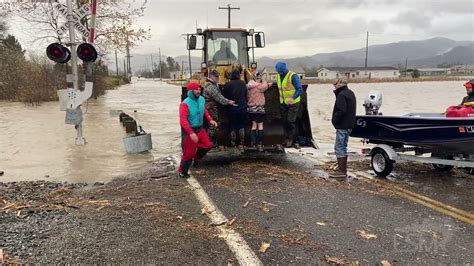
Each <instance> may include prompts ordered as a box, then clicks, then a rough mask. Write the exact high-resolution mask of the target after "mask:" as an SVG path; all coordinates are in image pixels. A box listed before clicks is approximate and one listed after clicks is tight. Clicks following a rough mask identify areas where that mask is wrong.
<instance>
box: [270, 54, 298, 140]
mask: <svg viewBox="0 0 474 266" xmlns="http://www.w3.org/2000/svg"><path fill="white" fill-rule="evenodd" d="M275 70H276V71H277V72H278V74H277V80H276V83H274V85H276V86H277V87H278V92H279V95H280V112H281V116H282V119H283V123H284V129H285V147H286V148H290V147H291V146H293V144H294V145H295V148H299V144H298V143H296V117H297V115H298V111H299V108H300V100H301V97H300V95H301V92H302V91H303V87H302V86H301V81H300V77H299V76H298V75H297V74H295V73H294V72H292V71H289V70H288V68H287V67H286V64H285V63H284V62H278V63H277V64H276V65H275Z"/></svg>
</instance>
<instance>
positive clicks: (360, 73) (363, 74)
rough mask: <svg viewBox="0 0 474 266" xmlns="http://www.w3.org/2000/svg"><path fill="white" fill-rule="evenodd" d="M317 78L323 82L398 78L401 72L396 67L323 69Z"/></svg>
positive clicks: (319, 71)
mask: <svg viewBox="0 0 474 266" xmlns="http://www.w3.org/2000/svg"><path fill="white" fill-rule="evenodd" d="M316 77H317V78H318V79H321V80H326V79H338V78H346V79H372V78H376V79H381V78H398V77H400V72H399V71H398V69H397V68H395V67H322V68H320V69H318V70H317V71H316Z"/></svg>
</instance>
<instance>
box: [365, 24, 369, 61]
mask: <svg viewBox="0 0 474 266" xmlns="http://www.w3.org/2000/svg"><path fill="white" fill-rule="evenodd" d="M368 57H369V32H367V41H366V43H365V68H367V58H368Z"/></svg>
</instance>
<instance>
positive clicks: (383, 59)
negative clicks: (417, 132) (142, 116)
mask: <svg viewBox="0 0 474 266" xmlns="http://www.w3.org/2000/svg"><path fill="white" fill-rule="evenodd" d="M368 58H369V59H368V66H394V67H398V66H404V65H405V58H408V67H409V68H416V67H436V66H437V65H439V64H472V65H474V42H473V41H454V40H451V39H448V38H442V37H436V38H431V39H427V40H421V41H403V42H395V43H388V44H378V45H370V46H369V57H368ZM165 59H166V55H162V60H165ZM153 60H154V63H156V62H158V58H157V57H156V56H155V57H154V58H153ZM175 60H176V62H178V64H180V65H181V64H183V63H184V69H185V70H186V69H188V68H189V63H188V56H187V55H182V56H178V57H175ZM281 60H283V61H285V62H287V64H288V65H289V66H290V67H292V66H293V67H303V68H304V67H306V68H314V67H319V66H333V67H337V66H340V67H342V66H364V62H365V47H363V48H360V49H355V50H349V51H342V52H334V53H320V54H314V55H311V56H304V57H295V58H270V57H261V58H257V62H258V65H259V67H265V66H274V65H275V63H276V62H278V61H281ZM111 61H113V60H111ZM131 61H132V69H134V70H139V69H143V68H147V66H148V68H149V69H151V56H150V55H140V54H133V57H132V58H131ZM191 62H192V68H193V71H195V70H197V69H199V68H200V66H201V58H200V57H195V56H192V57H191ZM109 67H110V68H111V69H115V61H113V62H111V63H110V64H109ZM119 68H120V69H122V68H123V59H122V63H120V61H119Z"/></svg>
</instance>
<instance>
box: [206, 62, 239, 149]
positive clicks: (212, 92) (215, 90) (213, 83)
mask: <svg viewBox="0 0 474 266" xmlns="http://www.w3.org/2000/svg"><path fill="white" fill-rule="evenodd" d="M218 81H219V71H218V70H217V69H213V70H211V71H210V73H209V77H208V78H207V82H206V85H205V86H204V90H203V93H202V94H203V96H204V98H205V99H206V109H207V111H208V112H209V114H210V115H211V117H212V119H213V120H214V121H216V122H217V123H218V124H219V105H233V104H234V101H232V100H229V99H227V98H225V97H224V96H222V92H221V90H220V88H219V85H218V84H217V82H218ZM216 132H217V127H215V126H213V125H209V128H208V131H207V133H208V134H209V137H210V138H211V140H212V144H213V145H214V146H216V145H217V137H216Z"/></svg>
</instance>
